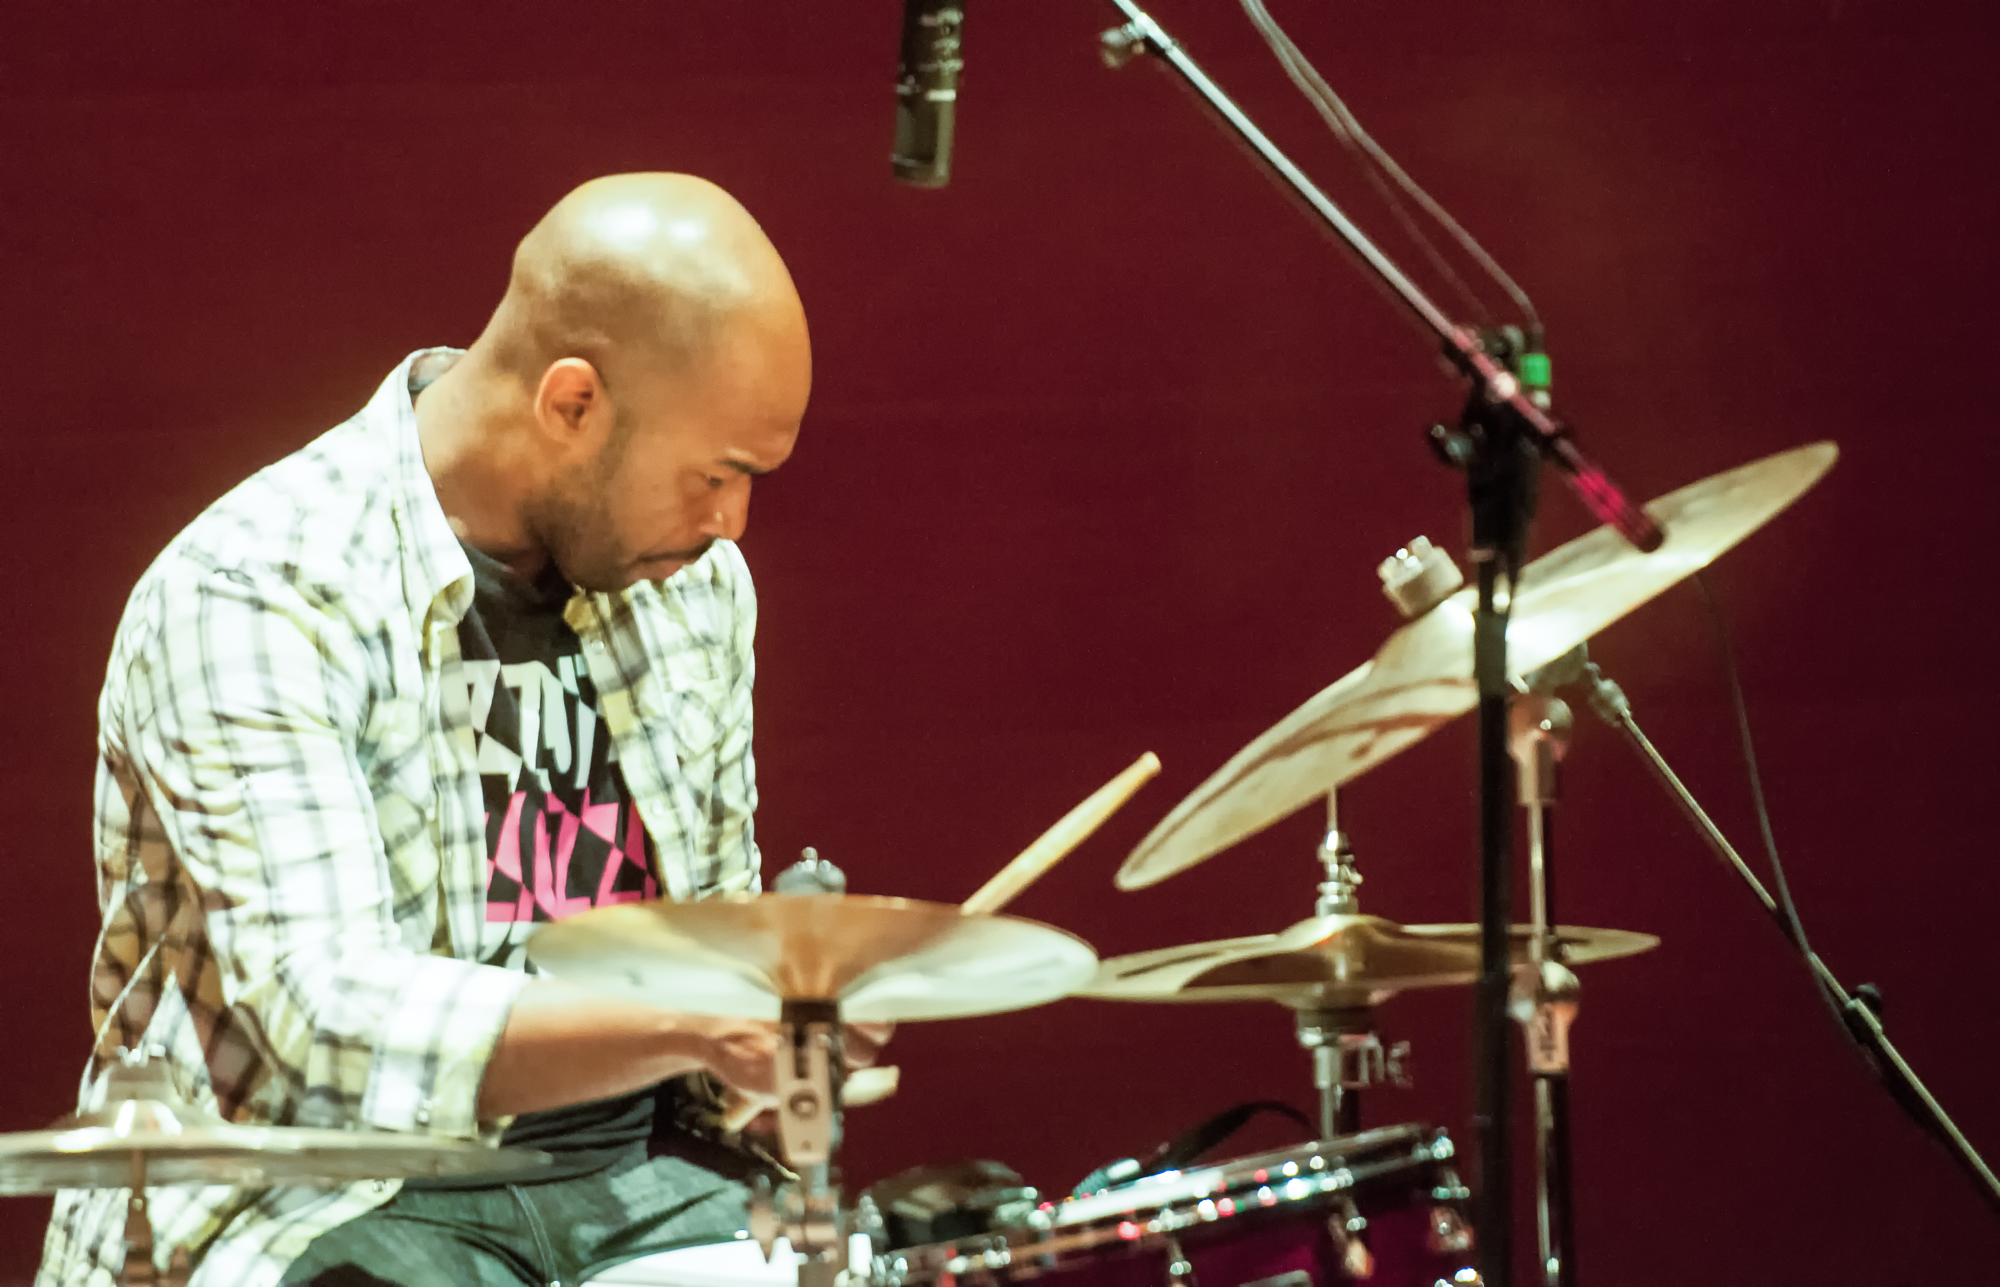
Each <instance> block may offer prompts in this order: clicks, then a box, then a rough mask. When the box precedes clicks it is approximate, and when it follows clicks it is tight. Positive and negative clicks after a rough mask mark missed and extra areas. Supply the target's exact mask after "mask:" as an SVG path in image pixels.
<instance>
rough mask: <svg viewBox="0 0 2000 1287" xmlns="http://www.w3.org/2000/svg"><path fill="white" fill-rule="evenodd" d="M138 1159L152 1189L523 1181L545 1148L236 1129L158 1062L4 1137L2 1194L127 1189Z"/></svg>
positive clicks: (383, 1134)
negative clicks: (79, 1107)
mask: <svg viewBox="0 0 2000 1287" xmlns="http://www.w3.org/2000/svg"><path fill="white" fill-rule="evenodd" d="M135 1157H136V1158H137V1159H139V1160H141V1161H143V1163H144V1166H145V1175H146V1183H147V1184H148V1185H149V1186H156V1185H169V1184H228V1185H237V1186H243V1187H247V1188H264V1187H266V1186H270V1185H279V1184H302V1185H312V1184H327V1185H331V1184H345V1183H349V1182H351V1181H354V1180H387V1179H399V1178H409V1177H413V1176H430V1177H436V1176H447V1175H449V1176H458V1175H475V1174H476V1175H491V1176H493V1177H494V1178H495V1179H496V1180H506V1179H518V1178H521V1177H523V1176H524V1175H528V1174H531V1173H532V1172H533V1171H535V1170H537V1169H538V1168H540V1167H544V1166H547V1165H548V1164H549V1155H548V1154H547V1153H540V1152H536V1151H534V1150H532V1149H494V1148H488V1147H486V1146H484V1145H482V1144H477V1143H474V1142H472V1141H470V1140H458V1139H445V1138H443V1137H441V1136H431V1135H414V1134H413V1135H404V1134H400V1133H396V1132H391V1131H336V1130H308V1129H303V1128H299V1127H287V1126H238V1125H235V1124H233V1123H230V1122H226V1121H223V1120H222V1119H221V1118H219V1117H216V1116H215V1115H213V1114H211V1113H207V1112H204V1111H202V1110H201V1109H199V1108H196V1107H194V1106H193V1105H191V1104H188V1103H186V1102H185V1101H184V1100H182V1099H181V1098H180V1096H178V1095H176V1094H175V1093H174V1091H173V1089H172V1087H171V1086H170V1085H169V1084H168V1082H167V1080H166V1077H165V1075H164V1074H163V1073H162V1072H161V1071H160V1070H159V1068H158V1067H157V1066H156V1065H154V1066H141V1067H138V1068H126V1067H123V1066H120V1067H117V1068H114V1069H113V1070H112V1075H111V1083H110V1084H109V1085H108V1086H107V1087H106V1099H105V1102H104V1105H103V1107H101V1108H98V1109H94V1110H92V1111H90V1112H87V1113H79V1114H77V1115H76V1116H74V1117H70V1118H66V1119H64V1120H63V1121H60V1122H57V1123H56V1124H55V1126H54V1127H53V1128H51V1129H49V1130H46V1131H22V1132H19V1133H16V1134H12V1135H0V1194H4V1195H8V1196H21V1195H26V1194H34V1193H54V1192H55V1191H56V1190H57V1189H93V1188H98V1189H122V1188H127V1187H129V1186H130V1185H131V1183H132V1174H133V1163H134V1159H135Z"/></svg>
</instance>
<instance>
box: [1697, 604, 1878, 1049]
mask: <svg viewBox="0 0 2000 1287" xmlns="http://www.w3.org/2000/svg"><path fill="white" fill-rule="evenodd" d="M1694 584H1695V588H1696V589H1698V590H1700V591H1701V600H1702V604H1703V605H1704V606H1705V607H1706V608H1707V609H1708V618H1709V623H1710V624H1711V625H1712V626H1714V628H1715V642H1716V649H1717V651H1718V652H1719V653H1720V654H1721V658H1722V673H1723V676H1724V678H1725V679H1726V680H1727V681H1728V684H1729V704H1730V707H1731V709H1732V710H1733V711H1734V713H1735V717H1736V735H1737V741H1738V743H1739V744H1740V746H1741V748H1742V751H1743V765H1744V769H1745V771H1746V773H1747V775H1748V777H1749V780H1750V807H1751V808H1752V809H1753V810H1754V811H1755V812H1756V815H1757V831H1758V834H1759V835H1760V836H1761V837H1762V838H1763V841H1764V856H1765V858H1766V859H1767V860H1768V861H1769V862H1770V864H1771V878H1772V883H1773V884H1775V885H1776V886H1777V888H1778V909H1779V910H1780V911H1782V912H1783V913H1784V918H1785V919H1784V924H1785V928H1786V931H1787V933H1788V934H1789V936H1790V937H1791V940H1792V944H1793V946H1795V947H1797V948H1798V950H1799V954H1800V955H1801V956H1803V957H1804V958H1805V962H1806V966H1807V973H1808V974H1810V975H1811V976H1812V981H1813V991H1815V992H1817V993H1819V996H1820V999H1821V1000H1822V1001H1824V1002H1825V1003H1826V1006H1827V1008H1828V1009H1829V1010H1831V1011H1832V1012H1833V1016H1834V1018H1835V1019H1836V1020H1838V1021H1839V1022H1840V1024H1841V1026H1842V1027H1848V1026H1850V1021H1849V1020H1848V1018H1847V1016H1846V1015H1845V1014H1844V1013H1843V1012H1842V1009H1841V1004H1840V998H1838V997H1836V996H1834V995H1833V993H1832V992H1830V991H1829V990H1828V989H1827V985H1826V978H1825V975H1824V974H1823V973H1822V971H1823V970H1824V969H1825V966H1824V965H1823V964H1822V963H1821V961H1820V958H1819V954H1818V953H1817V952H1815V951H1813V949H1812V944H1811V942H1810V941H1809V940H1808V939H1807V937H1806V927H1805V922H1804V921H1803V920H1801V919H1800V918H1799V909H1798V906H1797V904H1795V903H1794V902H1793V901H1792V889H1791V885H1790V883H1789V882H1787V881H1786V879H1785V864H1784V863H1783V862H1782V861H1781V860H1780V859H1779V857H1778V839H1777V834H1776V832H1775V831H1773V829H1772V827H1771V811H1770V808H1769V806H1768V805H1767V803H1766V801H1765V799H1764V777H1763V774H1762V773H1761V772H1760V771H1759V769H1758V767H1757V744H1756V742H1755V740H1754V739H1753V738H1752V737H1751V735H1750V709H1749V705H1748V703H1746V702H1745V701H1744V700H1743V680H1742V677H1741V675H1740V674H1739V673H1738V671H1737V668H1736V645H1735V642H1734V641H1733V639H1732V638H1731V637H1730V633H1729V621H1728V619H1727V618H1726V617H1724V616H1723V614H1722V604H1721V601H1720V600H1718V599H1717V598H1716V597H1715V591H1714V589H1713V588H1712V587H1711V586H1710V585H1709V584H1708V578H1707V577H1705V576H1703V575H1702V574H1701V573H1699V572H1697V573H1695V574H1694ZM1864 1004H1867V1002H1866V1001H1865V1000H1864ZM1864 1050H1865V1048H1864Z"/></svg>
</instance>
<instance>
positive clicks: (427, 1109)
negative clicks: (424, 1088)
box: [417, 1099, 431, 1126]
mask: <svg viewBox="0 0 2000 1287" xmlns="http://www.w3.org/2000/svg"><path fill="white" fill-rule="evenodd" d="M430 1124H431V1101H430V1100H428V1099H427V1100H425V1101H424V1102H422V1103H421V1104H418V1105H417V1125H419V1126H429V1125H430Z"/></svg>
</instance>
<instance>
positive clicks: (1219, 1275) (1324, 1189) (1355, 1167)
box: [874, 1125, 1479, 1287]
mask: <svg viewBox="0 0 2000 1287" xmlns="http://www.w3.org/2000/svg"><path fill="white" fill-rule="evenodd" d="M1451 1158H1452V1144H1451V1140H1450V1138H1449V1137H1448V1136H1447V1135H1446V1134H1445V1133H1444V1132H1442V1131H1433V1130H1430V1129H1429V1128H1427V1127H1423V1126H1414V1125H1411V1126H1390V1127H1384V1128H1382V1129H1379V1130H1372V1131H1365V1132H1363V1133H1361V1134H1359V1135H1349V1136H1345V1137H1343V1138H1340V1139H1331V1140H1321V1141H1319V1142H1317V1143H1315V1144H1310V1145H1305V1146H1302V1147H1299V1148H1296V1149H1291V1150H1287V1151H1285V1152H1278V1153H1266V1154H1262V1155H1259V1156H1256V1157H1245V1158H1238V1159H1235V1160H1233V1161H1228V1162H1220V1163H1216V1164H1213V1165H1209V1166H1202V1167H1199V1168H1192V1169H1189V1170H1185V1171H1170V1172H1167V1173H1165V1174H1162V1175H1157V1176H1150V1177H1148V1178H1146V1179H1144V1180H1141V1181H1139V1182H1137V1183H1134V1184H1131V1185H1127V1186H1124V1187H1122V1188H1117V1189H1111V1190H1107V1191H1105V1192H1102V1193H1095V1194H1091V1195H1089V1196H1087V1197H1081V1198H1072V1199H1070V1200H1068V1201H1065V1202H1061V1203H1045V1204H1043V1205H1042V1206H1041V1207H1040V1208H1038V1209H1036V1210H1035V1212H1034V1213H1033V1214H1032V1215H1031V1216H1029V1217H1027V1218H1025V1219H1024V1220H1021V1221H1019V1222H1017V1225H1016V1227H1008V1228H996V1229H993V1230H991V1231H989V1232H987V1233H983V1234H979V1235H976V1236H973V1237H966V1238H960V1239H957V1240H955V1241H953V1242H942V1243H933V1244H930V1245H928V1246H921V1247H906V1248H902V1249H899V1250H892V1251H890V1252H888V1253H887V1254H886V1255H883V1256H879V1257H877V1262H876V1272H875V1275H874V1278H875V1287H959V1284H960V1282H961V1280H963V1281H965V1282H966V1283H967V1284H969V1285H970V1287H1009V1285H1011V1284H1013V1283H1016V1282H1019V1281H1025V1280H1027V1279H1030V1278H1038V1279H1046V1280H1047V1281H1046V1282H1043V1283H1040V1284H1038V1285H1037V1287H1335V1285H1336V1284H1342V1283H1349V1282H1357V1281H1369V1282H1373V1283H1377V1284H1381V1285H1382V1287H1433V1284H1437V1283H1444V1284H1447V1287H1462V1285H1464V1284H1473V1283H1477V1282H1478V1281H1479V1278H1478V1274H1477V1273H1476V1272H1475V1271H1474V1270H1473V1269H1472V1268H1471V1263H1472V1262H1471V1258H1470V1257H1471V1249H1472V1232H1471V1228H1470V1226H1469V1225H1468V1223H1467V1222H1466V1219H1465V1214H1464V1209H1463V1208H1464V1203H1465V1200H1466V1198H1467V1197H1468V1196H1469V1195H1468V1194H1467V1192H1466V1190H1465V1189H1464V1187H1463V1186H1461V1185H1460V1184H1459V1182H1458V1177H1457V1175H1456V1173H1455V1172H1454V1171H1453V1170H1452V1167H1451Z"/></svg>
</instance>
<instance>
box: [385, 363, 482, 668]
mask: <svg viewBox="0 0 2000 1287" xmlns="http://www.w3.org/2000/svg"><path fill="white" fill-rule="evenodd" d="M454 351H455V350H452V349H448V348H429V349H418V350H417V351H416V352H414V353H412V354H410V355H409V356H408V357H406V358H404V359H403V360H402V361H401V362H399V363H397V364H396V369H395V370H393V371H391V372H389V376H388V378H387V379H385V380H383V381H382V384H381V386H380V387H379V388H377V389H376V390H375V396H374V397H372V398H370V399H369V400H368V405H367V407H365V408H364V409H363V410H362V413H361V414H362V421H363V424H364V425H365V426H366V428H367V430H368V432H369V434H370V436H371V437H372V438H374V439H375V440H376V441H377V442H378V443H381V444H383V445H385V446H387V447H388V449H389V451H390V456H391V459H392V461H393V468H394V473H395V495H394V497H393V499H392V504H393V507H394V510H395V514H396V526H397V530H398V534H399V536H400V539H401V543H402V555H403V560H402V561H403V593H404V597H405V599H406V601H407V602H408V604H409V608H410V615H411V619H412V621H413V622H414V624H415V625H416V627H417V629H418V631H419V633H421V632H422V630H423V628H424V623H425V621H426V619H431V618H435V619H436V620H437V621H439V623H440V624H443V625H447V626H456V625H457V624H458V621H459V619H460V618H461V617H463V616H464V615H465V612H466V609H467V608H469V607H470V606H471V605H472V593H473V583H472V564H471V563H470V562H469V561H467V559H466V557H465V551H464V550H463V549H461V548H460V547H459V544H458V537H457V535H456V534H455V533H454V532H453V531H452V530H451V523H450V521H449V520H448V519H446V518H445V514H444V506H442V505H441V504H439V503H438V498H437V488H436V487H435V486H434V485H433V484H432V482H431V476H430V471H429V470H427V469H425V468H424V451H423V445H422V443H420V442H419V441H418V439H417V409H416V407H415V405H414V404H412V403H411V401H410V365H411V364H412V363H413V362H415V361H416V360H417V359H419V358H422V357H426V356H428V355H430V354H433V353H450V352H454Z"/></svg>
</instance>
